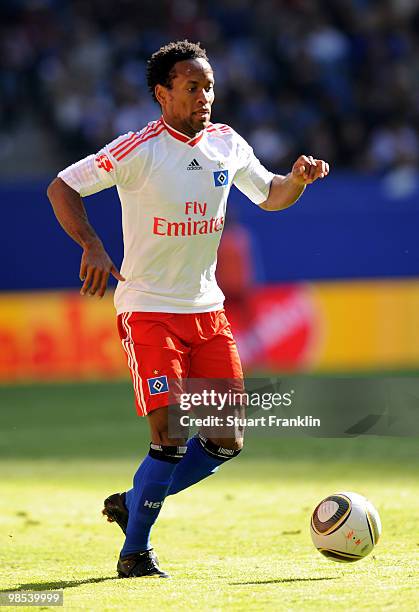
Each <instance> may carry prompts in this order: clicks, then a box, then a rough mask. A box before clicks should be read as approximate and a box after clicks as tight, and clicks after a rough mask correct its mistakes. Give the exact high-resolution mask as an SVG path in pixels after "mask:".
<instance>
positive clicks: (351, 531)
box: [310, 491, 381, 563]
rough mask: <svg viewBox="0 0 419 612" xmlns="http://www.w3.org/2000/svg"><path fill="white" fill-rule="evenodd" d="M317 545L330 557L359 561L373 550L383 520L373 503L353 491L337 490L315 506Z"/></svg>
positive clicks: (312, 525) (313, 523)
mask: <svg viewBox="0 0 419 612" xmlns="http://www.w3.org/2000/svg"><path fill="white" fill-rule="evenodd" d="M310 532H311V539H312V540H313V544H314V546H315V547H316V548H317V550H318V551H319V552H321V553H322V554H323V555H324V556H325V557H327V558H328V559H332V560H333V561H340V562H343V563H348V562H353V561H359V559H363V558H364V557H366V556H367V555H369V554H370V552H371V551H372V550H373V548H374V546H375V545H376V544H377V542H378V540H379V537H380V535H381V520H380V516H379V514H378V512H377V510H376V509H375V508H374V506H373V505H372V503H371V502H370V501H368V499H366V498H365V497H363V496H362V495H359V494H358V493H352V492H348V491H345V492H342V493H334V494H333V495H329V496H328V497H326V498H325V499H323V500H322V501H321V502H320V503H319V504H318V505H317V506H316V508H315V509H314V511H313V514H312V515H311V521H310Z"/></svg>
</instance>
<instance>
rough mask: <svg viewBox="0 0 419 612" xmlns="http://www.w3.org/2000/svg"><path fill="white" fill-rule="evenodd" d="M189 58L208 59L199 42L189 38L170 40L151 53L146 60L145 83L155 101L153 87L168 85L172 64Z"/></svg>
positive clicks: (171, 74)
mask: <svg viewBox="0 0 419 612" xmlns="http://www.w3.org/2000/svg"><path fill="white" fill-rule="evenodd" d="M189 59H204V60H207V61H208V58H207V53H206V51H205V49H203V48H202V47H201V46H200V43H199V42H198V43H192V42H189V40H178V41H177V42H171V43H169V44H168V45H165V46H164V47H161V48H160V49H159V50H158V51H156V52H155V53H153V55H152V56H151V57H150V59H149V60H148V62H147V84H148V88H149V90H150V93H151V95H152V96H153V98H154V100H155V101H156V102H157V98H156V94H155V93H154V89H155V87H156V85H164V87H170V86H171V84H172V78H173V66H174V65H175V64H176V62H182V61H184V60H189Z"/></svg>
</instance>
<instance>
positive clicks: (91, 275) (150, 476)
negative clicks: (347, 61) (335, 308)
mask: <svg viewBox="0 0 419 612" xmlns="http://www.w3.org/2000/svg"><path fill="white" fill-rule="evenodd" d="M147 79H148V86H149V89H150V92H151V95H152V96H153V98H154V100H155V101H156V102H157V103H158V104H159V105H160V107H161V110H162V116H161V118H160V119H159V120H158V121H152V122H151V123H149V124H148V125H147V126H146V127H145V128H143V129H141V130H140V131H138V132H129V133H128V134H125V135H123V136H120V137H118V138H116V139H115V140H114V141H113V142H111V143H110V144H108V145H107V146H105V147H104V148H103V149H101V150H100V151H99V152H98V153H97V154H96V155H89V156H88V157H86V158H85V159H82V160H81V161H78V162H77V163H75V164H73V165H71V166H69V167H68V168H66V169H65V170H63V171H62V172H60V173H59V174H58V177H57V178H55V179H54V180H53V181H52V183H51V184H50V186H49V188H48V197H49V199H50V201H51V203H52V206H53V208H54V212H55V215H56V217H57V219H58V221H59V222H60V224H61V225H62V227H63V228H64V230H65V231H66V232H67V233H68V234H69V235H70V236H71V237H72V238H73V239H74V240H75V241H76V242H77V243H78V244H79V245H80V246H81V247H82V249H83V254H82V258H81V267H80V279H81V280H82V282H83V285H82V287H81V291H80V292H81V294H82V295H86V294H88V295H96V296H99V297H102V296H103V295H104V293H105V290H106V286H107V281H108V278H109V275H110V274H112V275H113V276H114V277H115V278H116V279H117V280H118V281H119V282H118V286H117V289H116V291H115V306H116V311H117V321H118V330H119V334H120V337H121V342H122V346H123V348H124V350H125V352H126V354H127V360H128V366H129V369H130V372H131V376H132V381H133V386H134V392H135V400H136V407H137V412H138V414H139V415H141V416H147V419H148V423H149V425H150V436H151V444H150V449H149V452H148V454H147V456H146V457H145V458H144V459H143V461H142V462H141V464H140V466H139V468H138V470H137V472H136V474H135V475H134V480H133V487H132V489H131V490H129V491H127V492H126V493H122V494H119V493H115V494H113V495H111V496H110V497H108V498H107V499H106V500H105V508H104V511H103V512H104V514H105V515H107V516H108V519H109V520H110V521H116V522H117V523H118V524H119V526H120V527H121V529H122V530H123V532H124V533H125V535H126V538H125V543H124V545H123V548H122V550H121V553H120V556H119V560H118V565H117V571H118V575H119V576H120V577H126V578H128V577H136V576H149V575H159V576H162V577H166V576H167V574H166V573H165V572H163V571H162V570H161V569H160V567H159V564H158V560H157V557H156V555H155V553H154V551H153V549H152V548H151V545H150V531H151V528H152V526H153V524H154V523H155V521H156V519H157V517H158V515H159V512H160V509H161V507H162V505H163V502H164V500H165V498H166V497H167V496H168V495H174V494H175V493H178V492H179V491H182V490H183V489H186V488H187V487H190V486H191V485H193V484H195V483H197V482H199V481H200V480H202V479H204V478H206V477H207V476H209V475H210V474H212V473H214V471H215V470H217V468H218V467H219V466H221V465H222V464H223V463H225V462H226V461H228V460H230V459H232V458H233V457H236V456H237V455H238V454H239V453H240V451H241V448H242V445H243V440H242V436H241V435H235V436H232V437H230V438H223V437H221V438H217V437H212V438H209V437H206V436H204V435H202V433H200V434H198V435H197V436H194V437H192V438H191V439H189V440H188V441H187V440H186V438H185V437H182V436H181V437H178V438H172V437H169V431H168V413H169V409H170V408H169V395H168V381H169V380H170V379H182V378H187V377H189V378H199V379H230V380H231V379H233V380H236V379H237V380H239V379H242V377H243V373H242V369H241V364H240V359H239V356H238V353H237V348H236V344H235V342H234V338H233V336H232V333H231V329H230V326H229V323H228V321H227V319H226V316H225V313H224V310H223V298H224V296H223V294H222V292H221V290H220V289H219V288H218V286H217V282H216V279H215V266H216V256H217V247H218V244H219V241H220V238H221V233H222V229H223V225H224V219H225V214H226V206H227V198H228V194H229V191H230V188H231V185H232V184H234V185H236V186H237V187H238V188H239V189H240V191H242V192H243V193H244V194H245V195H246V196H247V197H248V198H249V199H250V200H251V201H252V202H254V203H255V204H256V205H258V206H259V207H260V208H262V209H264V210H267V211H275V210H282V209H284V208H287V207H288V206H291V205H292V204H294V202H296V201H297V200H298V198H299V197H300V196H301V194H302V193H303V191H304V189H305V188H306V185H308V184H310V183H313V181H315V180H317V179H318V178H323V177H325V176H326V175H327V174H328V172H329V166H328V164H327V163H326V162H324V161H322V160H318V159H314V158H313V157H311V156H304V155H302V156H301V157H299V158H298V159H297V161H296V162H295V163H294V165H293V167H292V170H291V172H290V173H289V174H288V175H286V176H280V175H274V174H272V173H271V172H268V170H266V169H265V168H264V167H263V166H262V165H261V163H260V162H259V161H258V159H257V158H256V157H255V155H254V153H253V150H252V149H251V147H250V146H249V145H248V144H247V142H246V141H245V140H244V139H243V138H242V137H241V136H239V135H238V134H237V133H236V132H235V131H234V130H233V129H232V128H231V127H229V126H227V125H224V124H213V123H211V122H210V117H211V107H212V104H213V102H214V74H213V71H212V68H211V65H210V64H209V62H208V59H207V56H206V52H205V50H204V49H202V48H201V47H200V46H199V44H194V43H191V42H188V41H186V40H185V41H180V42H172V43H170V44H168V45H166V46H164V47H162V48H161V49H159V50H158V51H157V52H156V53H154V54H153V55H152V57H151V58H150V60H149V62H148V68H147ZM237 103H240V101H237ZM114 186H116V188H117V190H118V194H119V198H120V201H121V206H122V224H123V236H124V259H123V263H122V267H121V272H119V271H118V269H117V268H116V266H115V265H114V263H113V262H112V261H111V259H110V257H109V255H108V254H107V252H106V250H105V247H104V245H103V244H102V242H101V240H100V238H99V236H98V235H97V234H96V232H95V230H94V229H93V227H92V226H91V225H90V224H89V221H88V218H87V215H86V211H85V208H84V205H83V201H82V199H81V198H82V197H84V196H88V195H90V194H93V193H96V192H98V191H101V190H102V189H107V188H109V187H114Z"/></svg>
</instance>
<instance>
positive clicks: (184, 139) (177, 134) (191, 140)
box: [161, 116, 205, 147]
mask: <svg viewBox="0 0 419 612" xmlns="http://www.w3.org/2000/svg"><path fill="white" fill-rule="evenodd" d="M161 121H162V122H163V124H164V126H165V128H166V130H167V131H168V132H169V134H170V136H173V138H176V140H180V142H184V143H185V144H187V145H189V146H190V147H193V146H194V145H196V144H198V142H199V141H200V140H201V138H202V136H203V135H204V132H205V130H201V131H200V132H199V134H196V136H193V138H189V136H186V134H182V132H179V131H178V130H175V128H172V126H170V125H169V124H168V123H167V122H166V121H165V120H164V119H163V116H162V118H161Z"/></svg>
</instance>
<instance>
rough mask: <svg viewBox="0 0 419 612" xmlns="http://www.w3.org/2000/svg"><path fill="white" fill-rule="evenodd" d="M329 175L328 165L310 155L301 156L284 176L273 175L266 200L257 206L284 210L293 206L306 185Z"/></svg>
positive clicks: (265, 208)
mask: <svg viewBox="0 0 419 612" xmlns="http://www.w3.org/2000/svg"><path fill="white" fill-rule="evenodd" d="M328 174H329V164H328V163H327V162H325V161H323V160H322V159H314V158H313V157H312V156H311V155H301V156H300V157H299V158H298V159H297V161H296V162H295V164H294V165H293V167H292V170H291V172H290V173H289V174H287V175H286V176H281V175H275V176H274V178H273V179H272V182H271V187H270V190H269V196H268V198H267V199H266V200H265V201H264V202H262V204H259V206H260V208H263V209H264V210H284V208H288V207H289V206H292V205H293V204H295V202H296V201H297V200H298V199H299V198H300V197H301V195H302V194H303V193H304V191H305V188H306V186H307V185H311V183H314V181H317V179H319V178H320V179H323V178H325V177H326V176H327V175H328Z"/></svg>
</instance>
